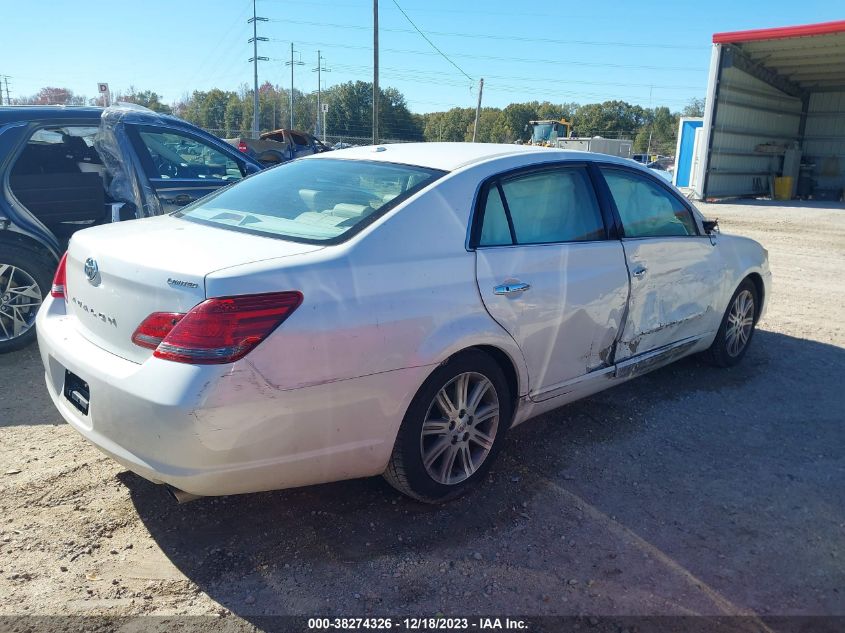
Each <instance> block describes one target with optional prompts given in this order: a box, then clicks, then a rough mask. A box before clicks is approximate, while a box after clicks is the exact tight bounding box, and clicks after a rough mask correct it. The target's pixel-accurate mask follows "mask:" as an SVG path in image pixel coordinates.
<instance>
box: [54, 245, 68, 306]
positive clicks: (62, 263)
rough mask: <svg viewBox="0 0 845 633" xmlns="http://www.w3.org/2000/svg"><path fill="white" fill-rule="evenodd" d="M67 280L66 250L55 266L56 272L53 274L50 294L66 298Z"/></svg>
mask: <svg viewBox="0 0 845 633" xmlns="http://www.w3.org/2000/svg"><path fill="white" fill-rule="evenodd" d="M66 282H67V251H65V254H64V255H62V258H61V259H60V260H59V267H58V268H56V274H55V275H53V285H52V287H51V288H50V294H51V295H52V296H53V297H55V298H56V299H66V298H67V297H66V296H65V284H66Z"/></svg>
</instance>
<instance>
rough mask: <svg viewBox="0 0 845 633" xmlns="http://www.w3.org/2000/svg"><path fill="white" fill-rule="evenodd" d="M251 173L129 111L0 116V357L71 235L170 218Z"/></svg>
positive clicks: (15, 340) (179, 130) (170, 122)
mask: <svg viewBox="0 0 845 633" xmlns="http://www.w3.org/2000/svg"><path fill="white" fill-rule="evenodd" d="M261 168H262V166H261V163H259V162H258V161H257V160H255V159H253V158H251V157H250V156H247V155H245V154H243V153H242V152H239V151H237V149H235V148H234V147H232V146H231V145H229V144H227V143H225V142H224V141H222V140H221V139H219V138H217V137H215V136H213V135H211V134H209V133H207V132H205V131H203V130H201V129H200V128H198V127H196V126H193V125H191V124H189V123H186V122H185V121H182V120H181V119H178V118H176V117H172V116H168V115H162V114H158V113H156V112H153V111H152V110H148V109H146V108H142V107H139V106H132V105H123V104H122V105H118V106H114V107H110V108H105V109H103V108H93V107H91V108H89V107H64V106H21V107H2V108H0V184H1V185H2V195H0V353H4V352H8V351H10V350H13V349H18V348H20V347H23V346H25V345H27V344H28V343H30V342H32V341H34V340H35V315H36V312H37V311H38V308H39V306H40V305H41V302H42V300H43V298H44V297H45V296H46V294H47V293H48V292H50V283H51V280H52V278H53V272H54V271H55V269H56V265H57V264H58V261H59V258H60V256H61V253H63V252H64V251H65V249H66V248H67V243H68V240H69V239H70V237H71V235H72V234H73V233H74V232H76V231H78V230H80V229H83V228H86V227H89V226H95V225H97V224H104V223H106V222H116V221H120V220H130V219H135V218H142V217H148V216H153V215H160V214H163V213H169V212H171V211H175V210H176V209H178V208H179V207H181V206H184V205H186V204H188V203H190V202H193V201H194V200H197V199H198V198H201V197H202V196H205V195H206V194H208V193H211V192H213V191H215V190H217V189H219V188H220V187H225V186H227V185H229V184H231V183H233V182H236V181H238V180H240V179H241V178H244V177H245V176H248V175H249V174H251V173H254V172H257V171H260V170H261Z"/></svg>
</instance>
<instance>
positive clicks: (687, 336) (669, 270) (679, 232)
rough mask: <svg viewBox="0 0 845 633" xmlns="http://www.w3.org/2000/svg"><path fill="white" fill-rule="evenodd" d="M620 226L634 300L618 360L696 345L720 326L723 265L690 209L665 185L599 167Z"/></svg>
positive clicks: (617, 169)
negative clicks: (677, 346) (669, 348)
mask: <svg viewBox="0 0 845 633" xmlns="http://www.w3.org/2000/svg"><path fill="white" fill-rule="evenodd" d="M599 171H600V172H601V174H602V176H603V177H604V180H605V182H606V183H607V187H608V189H609V193H610V197H611V199H612V201H613V204H614V205H615V210H616V212H617V213H618V216H619V218H620V220H621V223H622V229H623V232H624V235H623V238H622V244H623V246H624V248H625V255H626V258H627V263H628V269H629V271H630V276H631V299H630V302H629V306H628V312H627V317H626V322H625V328H624V330H623V332H622V336H621V338H620V340H619V344H618V346H617V349H616V356H615V360H616V362H620V361H624V360H625V359H627V358H631V357H634V356H638V355H641V354H645V353H648V352H652V351H655V350H659V349H662V348H667V347H672V346H673V345H675V344H678V343H682V342H684V341H688V342H694V341H695V340H697V339H699V338H701V337H703V336H705V335H706V334H708V333H709V332H712V331H714V330H715V329H717V328H718V326H719V322H720V319H721V313H720V312H718V308H717V306H716V297H717V289H718V288H719V286H720V280H721V277H722V276H723V275H724V266H723V264H722V260H721V257H720V256H719V253H718V250H717V249H716V248H715V246H714V245H713V243H712V242H711V240H710V238H709V237H708V236H707V235H705V234H703V233H702V232H700V231H699V228H698V226H697V223H696V222H695V219H694V217H693V215H692V212H691V211H690V209H689V207H688V206H687V205H686V204H685V202H684V201H683V200H681V198H680V197H679V196H677V195H676V194H674V193H673V192H672V191H671V190H670V189H669V187H667V186H664V185H663V184H661V183H659V182H657V181H655V180H654V179H653V178H651V177H649V176H647V175H644V174H640V173H638V172H637V171H635V170H632V169H627V168H624V167H618V166H602V167H600V169H599Z"/></svg>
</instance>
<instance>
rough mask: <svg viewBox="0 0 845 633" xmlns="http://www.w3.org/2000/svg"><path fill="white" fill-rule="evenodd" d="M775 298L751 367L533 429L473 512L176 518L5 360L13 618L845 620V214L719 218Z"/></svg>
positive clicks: (372, 486) (314, 511) (337, 487)
mask: <svg viewBox="0 0 845 633" xmlns="http://www.w3.org/2000/svg"><path fill="white" fill-rule="evenodd" d="M705 212H706V213H707V214H709V215H710V216H711V217H712V216H717V217H719V219H720V220H721V226H722V229H723V230H724V231H728V232H736V233H740V234H743V235H748V236H750V237H753V238H755V239H757V240H759V241H760V242H762V243H763V244H764V245H765V246H766V247H767V248H768V249H769V252H770V256H771V266H772V271H773V273H774V284H775V292H774V296H773V297H772V298H771V303H770V305H769V311H768V314H767V315H766V317H765V319H764V320H763V321H762V322H761V324H760V329H759V331H758V332H757V335H756V338H755V340H754V343H753V346H752V349H751V350H750V351H749V354H748V356H747V357H746V359H745V362H744V363H743V364H741V365H740V366H739V367H737V368H734V369H731V370H717V369H713V368H710V367H708V366H706V365H703V364H702V363H700V362H699V361H698V360H696V359H686V360H683V361H681V362H679V363H677V364H675V365H673V366H670V367H668V368H664V369H662V370H659V371H657V372H655V373H652V374H650V375H648V376H646V377H643V378H639V379H637V380H636V381H633V382H630V383H627V384H626V385H623V386H621V387H618V388H616V389H614V390H611V391H608V392H605V393H601V394H598V395H596V396H594V397H592V398H590V399H588V400H585V401H582V402H580V403H576V404H574V405H571V406H569V407H566V408H564V409H562V410H558V411H556V412H553V413H551V414H548V415H546V416H544V417H542V418H540V419H537V420H535V421H533V422H531V423H528V424H525V425H523V426H521V427H519V428H518V429H516V430H515V431H514V432H513V433H512V434H511V436H510V438H509V446H507V447H506V449H505V451H504V452H503V454H502V459H501V460H500V461H499V463H498V464H497V465H496V467H495V468H494V469H493V471H492V473H491V476H490V480H489V483H488V484H487V485H486V486H484V487H483V489H481V490H479V491H478V492H477V493H475V494H473V495H471V496H469V497H467V498H464V499H462V500H459V501H457V502H455V503H452V504H450V505H447V506H445V507H430V506H424V505H420V504H417V503H414V502H412V501H409V500H407V499H405V498H403V497H401V496H399V495H398V494H397V493H395V492H393V491H392V489H391V488H389V487H388V486H387V485H386V484H385V483H384V482H383V481H382V480H380V479H377V478H376V479H370V480H363V481H350V482H343V483H338V484H332V485H326V486H320V487H315V488H309V489H300V490H290V491H282V492H275V493H265V494H256V495H247V496H239V497H231V498H221V499H204V500H200V501H197V502H194V503H191V504H188V505H184V506H177V505H176V504H175V503H174V502H173V501H171V499H170V498H169V497H168V496H167V495H166V493H165V491H164V490H163V489H161V488H160V487H157V486H154V485H152V484H150V483H148V482H146V481H144V480H142V479H140V478H139V477H137V476H135V475H132V474H131V473H128V472H125V471H123V470H122V469H121V468H120V467H118V466H117V465H116V464H114V463H113V462H112V461H110V460H109V459H107V458H105V457H103V456H101V455H100V454H99V453H98V452H97V451H96V450H95V449H94V448H92V447H90V446H89V445H88V444H87V443H86V442H84V441H83V440H82V439H81V438H80V437H79V436H78V435H77V434H76V433H75V432H74V431H73V430H72V429H71V428H70V427H69V426H67V425H65V424H63V423H62V422H61V421H60V418H59V416H58V414H57V413H56V412H55V411H54V410H53V407H52V405H51V404H50V402H49V400H48V397H47V395H46V392H45V389H44V386H43V383H42V374H41V369H40V363H39V360H38V356H37V351H36V349H35V348H30V349H27V350H25V351H22V352H19V353H16V354H12V355H7V356H3V357H0V378H2V380H0V615H3V614H5V615H9V614H61V613H73V614H114V615H131V614H160V615H175V614H218V615H225V616H227V617H226V621H228V622H229V623H230V624H243V625H244V626H246V627H247V628H251V627H252V626H253V625H254V624H256V623H257V622H260V620H258V619H257V616H261V615H265V614H322V615H334V614H337V615H347V616H348V615H365V614H379V615H386V614H393V615H402V614H409V615H426V614H427V615H431V614H435V613H438V612H439V613H444V614H447V615H448V614H469V613H482V614H490V613H496V614H523V615H526V614H531V615H534V614H690V613H693V614H695V613H701V614H739V613H741V614H757V615H760V616H766V615H773V614H841V615H845V432H843V422H845V380H843V374H845V329H844V328H845V317H843V309H845V275H843V270H845V209H842V208H841V205H840V208H834V207H823V206H819V205H816V206H813V205H811V204H805V205H800V206H799V205H795V206H793V207H785V206H775V205H773V204H771V203H763V202H758V203H748V204H742V205H728V204H720V205H705Z"/></svg>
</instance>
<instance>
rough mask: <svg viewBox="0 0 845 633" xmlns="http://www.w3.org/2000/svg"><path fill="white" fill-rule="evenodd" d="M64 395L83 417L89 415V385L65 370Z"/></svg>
mask: <svg viewBox="0 0 845 633" xmlns="http://www.w3.org/2000/svg"><path fill="white" fill-rule="evenodd" d="M64 394H65V398H67V399H68V402H70V403H71V404H72V405H73V406H74V407H76V408H77V409H78V410H79V411H80V412H81V413H82V415H88V405H89V403H90V401H91V392H90V391H89V389H88V383H87V382H85V381H84V380H82V378H80V377H79V376H77V375H76V374H74V373H73V372H70V371H68V370H67V369H66V370H65V388H64Z"/></svg>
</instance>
